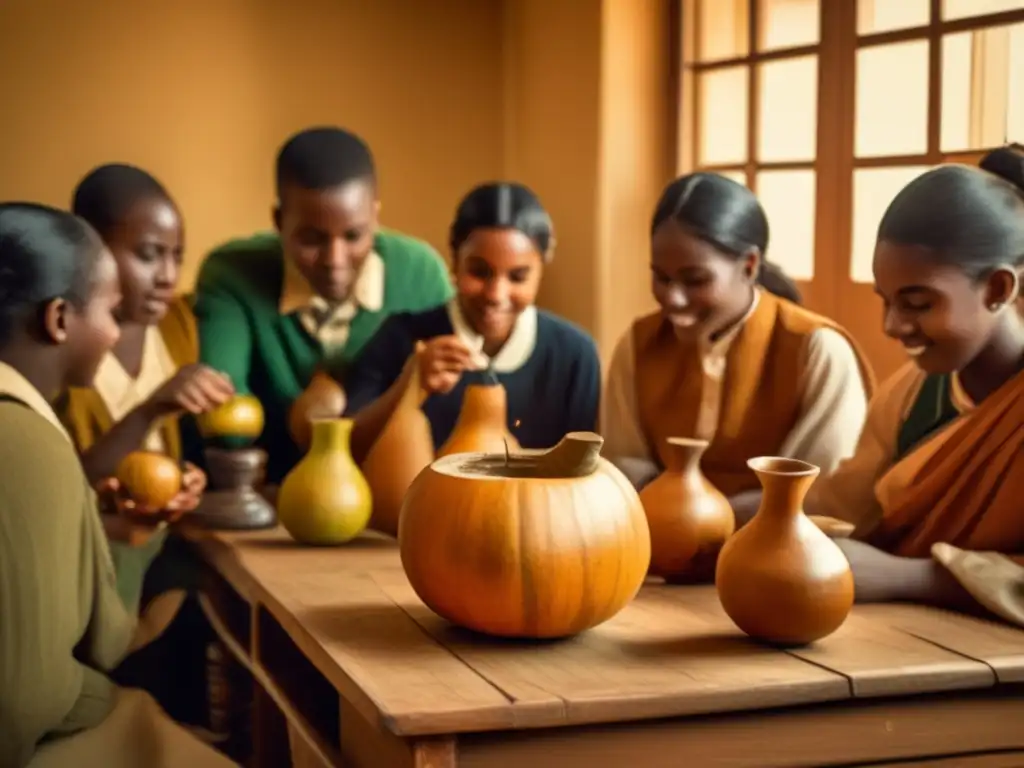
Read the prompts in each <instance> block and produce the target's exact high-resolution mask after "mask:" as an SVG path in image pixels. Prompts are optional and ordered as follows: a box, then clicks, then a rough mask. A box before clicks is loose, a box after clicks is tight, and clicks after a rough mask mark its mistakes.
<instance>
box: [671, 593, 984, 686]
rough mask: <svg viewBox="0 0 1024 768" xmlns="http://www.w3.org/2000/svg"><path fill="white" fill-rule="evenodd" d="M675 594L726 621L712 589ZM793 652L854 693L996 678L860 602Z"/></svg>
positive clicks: (686, 603)
mask: <svg viewBox="0 0 1024 768" xmlns="http://www.w3.org/2000/svg"><path fill="white" fill-rule="evenodd" d="M673 595H674V596H675V599H677V600H678V601H679V602H680V603H681V604H682V605H684V606H686V607H687V608H688V609H689V610H691V611H694V612H698V613H702V614H704V613H707V614H710V615H714V616H720V617H722V618H724V619H725V620H726V621H728V619H727V617H726V616H725V612H724V610H723V609H722V607H721V604H720V603H719V602H718V600H717V598H715V596H714V594H713V592H709V591H701V590H678V589H677V590H675V591H674V592H673ZM789 653H790V654H792V655H793V656H796V657H798V658H801V659H803V660H805V661H809V662H810V663H812V664H815V665H817V666H820V667H823V668H824V669H829V670H832V671H833V672H835V673H837V674H840V675H843V676H844V677H847V678H848V679H849V680H850V685H851V688H852V691H853V695H854V696H856V697H867V696H903V695H909V694H916V693H935V692H938V691H952V690H964V689H971V688H985V687H987V686H991V685H995V683H996V679H995V675H994V674H993V672H992V669H991V668H990V667H989V666H988V665H986V664H983V663H981V662H979V661H975V660H974V659H969V658H966V657H964V656H962V655H960V654H958V653H953V652H952V651H948V650H946V649H945V648H940V647H938V646H936V645H934V644H933V643H929V642H926V641H924V640H921V639H920V638H918V637H915V636H913V635H911V634H908V633H907V632H904V631H902V630H901V629H899V628H895V627H892V626H890V625H889V624H888V623H887V622H885V621H880V620H878V619H877V618H875V619H873V618H872V616H871V614H870V613H867V612H864V611H863V610H862V609H861V607H860V606H856V607H855V608H854V610H853V613H852V614H851V615H850V617H849V618H848V619H847V620H846V622H845V623H844V624H843V626H842V627H840V628H839V630H837V631H836V632H835V633H834V634H832V635H829V636H828V637H826V638H824V639H823V640H820V641H819V642H817V643H814V644H813V645H810V646H807V647H806V648H798V649H791V650H790V651H789Z"/></svg>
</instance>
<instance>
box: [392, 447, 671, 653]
mask: <svg viewBox="0 0 1024 768" xmlns="http://www.w3.org/2000/svg"><path fill="white" fill-rule="evenodd" d="M602 444H603V440H602V438H601V437H600V436H598V435H596V434H594V433H592V432H573V433H569V434H568V435H566V436H565V437H564V438H563V439H562V441H561V442H560V443H559V444H558V445H556V446H555V447H554V448H552V449H551V450H549V451H546V452H536V453H530V454H515V453H512V454H506V453H504V452H500V453H476V454H470V455H466V454H460V455H452V456H447V457H444V458H440V459H437V460H436V461H434V462H433V463H432V464H431V465H430V466H429V467H428V468H427V469H425V470H424V471H423V472H422V473H421V474H420V476H419V477H417V478H416V480H415V482H413V484H412V486H411V487H410V488H409V491H408V493H407V494H406V497H405V503H404V505H403V507H402V514H401V518H400V522H399V547H400V551H401V556H402V565H403V566H404V568H405V572H406V575H407V576H408V578H409V582H410V583H411V584H412V587H413V589H415V590H416V593H417V594H418V595H419V596H420V599H422V600H423V602H424V603H426V604H427V606H429V607H430V608H431V609H433V610H434V611H435V612H436V613H438V614H439V615H441V616H443V617H444V618H446V619H448V620H449V621H451V622H453V623H455V624H459V625H461V626H464V627H467V628H469V629H472V630H475V631H478V632H482V633H485V634H490V635H496V636H505V637H531V638H555V637H565V636H568V635H573V634H576V633H578V632H581V631H583V630H585V629H588V628H590V627H593V626H596V625H597V624H600V623H602V622H604V621H606V620H607V619H610V618H611V617H612V616H614V615H615V614H616V613H618V612H619V611H620V610H622V608H624V607H625V606H626V605H627V604H628V603H629V602H630V601H631V600H632V599H633V597H634V596H635V595H636V593H637V592H638V591H639V589H640V586H641V584H642V583H643V581H644V577H645V575H646V573H647V567H648V565H649V563H650V555H651V542H650V532H649V530H648V528H647V519H646V518H645V517H644V511H643V507H642V505H641V504H640V499H639V497H638V496H637V493H636V491H635V490H634V489H633V486H632V485H631V484H630V482H629V480H627V479H626V477H625V476H624V475H623V474H622V473H621V472H619V470H617V469H616V468H615V467H614V466H612V464H611V463H609V462H608V461H606V460H604V459H603V458H601V457H600V450H601V445H602Z"/></svg>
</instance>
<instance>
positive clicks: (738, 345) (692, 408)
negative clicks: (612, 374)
mask: <svg viewBox="0 0 1024 768" xmlns="http://www.w3.org/2000/svg"><path fill="white" fill-rule="evenodd" d="M819 328H831V329H833V330H835V331H836V332H838V333H840V334H842V335H843V336H844V337H845V338H846V339H847V340H848V341H849V342H850V345H851V346H852V347H853V349H854V351H855V353H856V354H857V358H858V360H859V361H860V368H861V375H862V377H863V379H864V386H865V388H866V390H867V393H868V395H870V394H871V390H872V388H873V376H872V374H871V370H870V368H869V366H868V365H867V363H866V362H865V358H864V355H863V354H862V353H861V352H860V350H859V349H858V347H857V345H856V343H854V341H853V339H852V338H851V337H850V335H849V334H848V333H847V332H846V331H845V330H844V329H842V328H841V327H839V326H838V325H836V324H835V323H834V322H832V321H831V320H829V319H828V318H825V317H822V316H820V315H816V314H814V313H813V312H810V311H808V310H806V309H804V308H803V307H800V306H798V305H796V304H793V303H791V302H789V301H786V300H784V299H780V298H778V297H777V296H774V295H772V294H770V293H768V292H763V293H762V294H761V297H760V299H759V301H758V305H757V308H756V309H755V310H754V313H753V314H752V315H751V316H750V317H749V318H747V320H746V322H745V323H744V324H743V328H742V329H741V330H740V332H739V334H738V335H737V336H736V338H735V339H734V340H733V342H732V345H731V346H730V348H729V351H728V352H727V354H726V368H725V376H724V379H723V381H722V384H721V387H722V395H721V397H722V400H721V407H720V410H719V417H718V428H717V431H716V432H715V435H714V438H713V439H712V441H711V445H710V446H709V447H708V450H707V451H706V452H705V454H704V458H703V461H702V462H701V469H702V470H703V471H704V474H705V475H706V476H707V478H708V480H710V481H711V482H712V483H713V484H714V485H715V486H716V487H718V488H720V489H721V490H722V492H723V493H725V494H726V495H733V494H736V493H739V492H741V491H746V490H752V489H756V488H758V487H759V485H758V482H757V478H756V477H755V475H754V473H753V472H751V471H750V469H749V468H748V467H747V460H748V459H750V458H752V457H755V456H773V455H777V454H778V452H779V450H780V447H781V446H782V443H783V441H784V440H785V439H786V437H787V436H788V435H789V433H790V431H791V430H792V428H793V425H794V424H795V423H796V421H797V419H798V418H799V416H800V404H801V398H802V396H803V392H802V391H801V388H800V387H799V386H798V382H799V381H800V380H801V370H802V368H803V365H804V361H805V360H806V352H807V341H808V337H809V336H810V335H811V334H812V333H814V332H815V331H817V330H818V329H819ZM633 348H634V352H635V357H636V373H635V376H636V395H637V405H638V410H639V416H640V425H641V427H642V429H643V432H644V435H645V436H646V438H647V440H648V443H649V444H650V448H651V451H652V453H653V455H655V456H657V457H658V460H659V461H660V463H661V464H662V466H664V465H665V462H666V458H667V457H666V455H665V453H666V452H665V441H666V439H667V438H669V437H696V436H697V435H696V427H697V419H698V416H699V413H700V405H701V400H702V394H703V388H704V386H705V385H706V383H705V375H704V369H703V365H702V361H701V353H700V349H699V348H698V347H697V345H695V344H694V345H684V344H681V343H680V342H679V340H678V339H677V338H676V337H675V334H674V333H673V330H672V327H671V326H670V324H669V323H668V322H667V321H666V320H664V318H663V317H662V316H661V313H660V312H656V313H653V314H651V315H647V316H646V317H642V318H640V319H639V320H637V321H636V322H635V323H634V324H633ZM710 385H711V386H714V383H711V384H710Z"/></svg>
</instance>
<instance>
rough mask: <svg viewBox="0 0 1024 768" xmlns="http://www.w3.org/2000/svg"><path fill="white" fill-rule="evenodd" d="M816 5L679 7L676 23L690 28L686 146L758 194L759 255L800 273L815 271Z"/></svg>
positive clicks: (720, 1) (732, 2)
mask: <svg viewBox="0 0 1024 768" xmlns="http://www.w3.org/2000/svg"><path fill="white" fill-rule="evenodd" d="M820 13H821V10H820V2H819V0H692V1H691V2H685V5H684V16H685V17H686V18H685V20H684V26H686V25H687V24H689V25H692V26H690V27H688V28H689V29H695V30H697V33H696V34H695V35H691V39H692V43H693V44H692V46H691V47H690V49H689V50H685V49H684V51H683V55H684V59H685V60H686V62H687V63H686V66H687V74H688V77H687V78H686V80H687V82H689V83H691V84H692V91H693V95H694V97H695V98H694V100H693V101H692V102H690V104H692V105H693V106H694V107H695V109H693V108H692V107H691V108H690V109H689V110H688V111H687V112H686V114H688V115H690V118H689V119H691V120H692V127H691V129H690V131H689V135H690V136H692V142H693V143H692V146H688V147H686V148H684V152H685V154H686V155H687V156H689V157H691V158H693V160H694V162H693V165H694V166H695V167H696V168H700V169H702V170H707V171H714V172H716V173H720V174H722V175H723V176H726V177H728V178H731V179H733V180H735V181H737V182H739V183H741V184H745V185H747V186H750V187H751V189H753V190H754V191H755V192H756V193H757V194H758V196H759V197H760V199H761V202H762V204H763V205H764V207H765V211H766V213H767V214H768V218H769V224H770V226H771V233H772V234H771V242H770V244H769V249H768V254H767V257H768V258H769V259H770V260H772V261H774V262H775V263H776V264H778V265H779V266H780V267H782V269H783V270H785V271H786V272H787V274H789V275H790V276H792V277H794V278H797V279H802V280H810V279H812V278H813V276H814V241H815V219H814V214H813V211H814V207H815V201H816V195H817V190H816V187H817V173H816V170H815V166H816V161H817V156H818V153H817V147H816V144H817V139H818V76H819V75H818V70H819V61H818V47H819V37H820V30H821V16H820ZM751 20H756V23H754V24H751ZM684 48H685V46H684ZM808 210H809V211H810V212H811V214H810V218H808Z"/></svg>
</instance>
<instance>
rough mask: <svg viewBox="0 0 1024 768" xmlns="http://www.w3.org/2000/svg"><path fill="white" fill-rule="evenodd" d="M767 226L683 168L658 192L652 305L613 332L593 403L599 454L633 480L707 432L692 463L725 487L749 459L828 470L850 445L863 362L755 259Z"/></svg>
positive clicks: (729, 185)
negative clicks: (603, 379)
mask: <svg viewBox="0 0 1024 768" xmlns="http://www.w3.org/2000/svg"><path fill="white" fill-rule="evenodd" d="M768 234H769V226H768V220H767V217H766V216H765V212H764V209H763V208H762V207H761V205H760V203H759V202H758V200H757V198H756V197H755V196H754V194H753V193H752V192H751V191H750V190H749V189H747V188H746V187H744V186H742V185H740V184H737V183H736V182H734V181H731V180H730V179H727V178H725V177H723V176H720V175H717V174H713V173H694V174H690V175H687V176H683V177H681V178H679V179H676V180H675V181H673V182H672V183H671V184H669V185H668V187H667V188H666V189H665V191H664V192H663V193H662V196H661V199H660V200H659V201H658V204H657V207H656V209H655V211H654V216H653V219H652V222H651V280H652V291H653V294H654V298H655V299H656V300H657V302H658V304H659V305H660V309H659V310H658V311H656V312H654V313H652V314H650V315H647V316H645V317H641V318H639V319H638V320H636V321H635V322H634V323H633V325H632V327H631V328H630V329H629V330H628V331H627V332H626V333H625V334H624V335H623V336H622V338H621V339H620V340H619V342H618V344H617V346H616V348H615V351H614V353H613V356H612V360H611V364H610V368H609V373H608V382H607V387H606V389H605V393H604V400H603V407H602V434H603V436H604V438H605V451H604V455H605V456H606V457H608V458H609V459H610V460H611V461H613V462H614V463H615V464H616V465H617V466H618V467H619V468H620V469H621V470H622V471H623V472H624V473H625V474H626V475H627V476H628V477H629V478H630V480H632V481H633V483H634V485H636V486H637V487H642V486H644V485H646V484H647V483H648V482H649V481H650V480H652V479H654V477H656V476H657V475H658V474H659V473H660V472H661V471H662V470H663V469H664V467H665V465H666V462H667V455H668V454H667V450H668V449H669V446H668V445H667V443H666V441H667V439H668V438H671V437H678V438H691V439H699V440H707V441H709V443H710V445H709V447H708V449H707V451H706V452H705V453H704V457H703V462H702V465H701V469H702V470H703V472H704V474H705V476H706V477H707V478H708V480H709V481H710V482H711V483H712V484H713V485H714V486H716V487H717V488H718V489H719V490H721V491H722V492H723V493H725V494H726V495H727V496H735V495H737V494H740V493H743V492H745V491H751V490H754V489H756V488H757V487H758V481H757V478H756V477H755V475H754V474H753V472H752V471H750V470H749V469H748V468H747V466H746V461H747V459H749V458H750V457H752V456H763V455H775V456H785V457H789V458H795V459H802V460H804V461H808V462H810V463H812V464H815V465H817V466H819V467H821V468H822V471H823V472H828V471H830V470H831V469H833V468H834V467H836V466H837V465H838V463H839V461H840V460H841V459H843V458H844V457H846V456H849V455H850V454H851V453H852V452H853V449H854V446H855V444H856V441H857V436H858V434H859V433H860V429H861V426H862V424H863V422H864V416H865V413H866V407H867V397H868V393H869V392H870V389H871V386H872V375H871V372H870V370H869V367H868V365H867V363H866V361H865V359H864V357H863V355H861V354H860V352H859V351H858V349H857V347H856V345H855V344H854V342H853V340H852V338H851V337H850V335H849V334H848V333H847V332H846V331H845V330H844V329H843V328H841V327H839V326H838V325H837V324H836V323H834V322H832V321H831V320H829V319H827V318H825V317H822V316H820V315H817V314H814V313H813V312H810V311H809V310H807V309H804V308H803V307H801V306H799V305H798V303H796V301H793V300H792V299H798V296H799V295H798V294H797V293H796V290H795V287H794V286H792V285H791V283H790V281H789V280H788V278H786V277H785V276H784V275H783V274H782V273H781V271H780V270H778V269H777V268H776V267H774V266H773V265H771V264H768V263H766V262H765V255H766V251H767V249H768ZM766 286H767V287H769V290H765V289H764V288H765V287H766ZM777 294H782V295H777ZM787 294H788V296H789V298H788V299H787V298H784V296H785V295H787Z"/></svg>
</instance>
